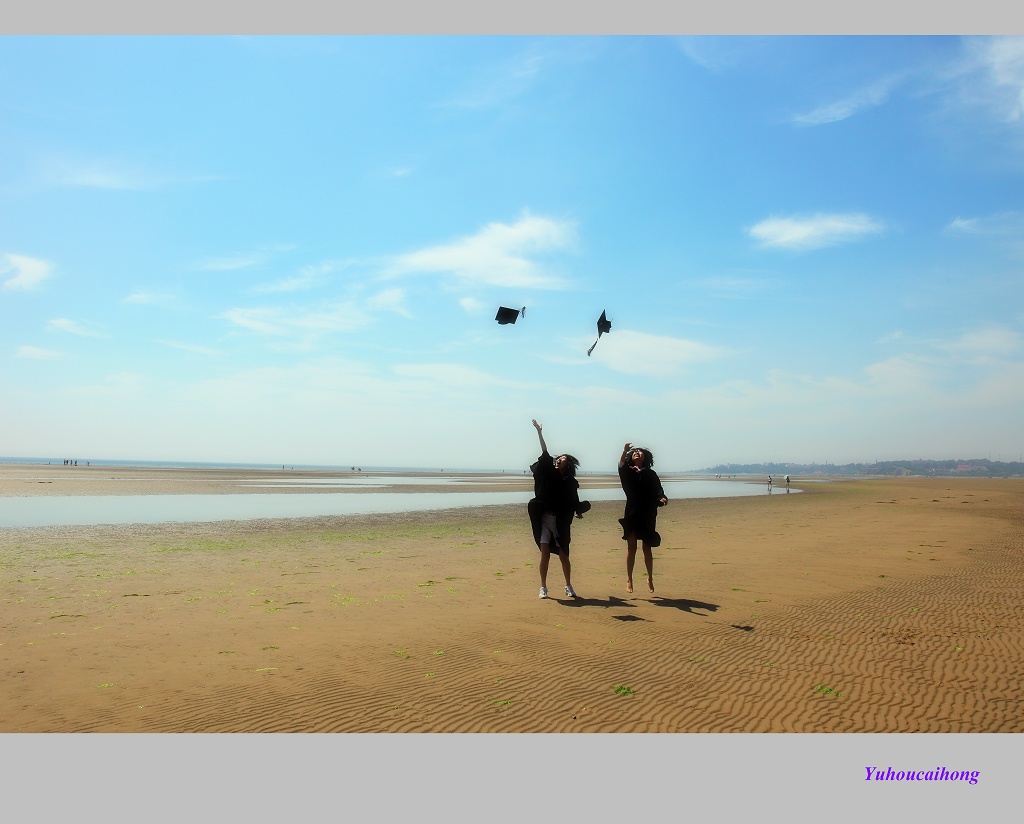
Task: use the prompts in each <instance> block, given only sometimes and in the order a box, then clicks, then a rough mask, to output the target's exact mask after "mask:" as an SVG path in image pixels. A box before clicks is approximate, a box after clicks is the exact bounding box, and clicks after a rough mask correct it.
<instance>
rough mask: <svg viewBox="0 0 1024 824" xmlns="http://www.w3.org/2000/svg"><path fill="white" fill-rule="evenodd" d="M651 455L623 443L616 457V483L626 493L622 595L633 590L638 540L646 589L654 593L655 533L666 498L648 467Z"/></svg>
mask: <svg viewBox="0 0 1024 824" xmlns="http://www.w3.org/2000/svg"><path fill="white" fill-rule="evenodd" d="M653 466H654V455H653V454H652V453H651V451H650V450H649V449H644V448H642V447H634V446H633V444H632V443H629V442H628V441H627V442H626V445H625V446H623V447H622V455H621V456H620V457H619V481H620V482H621V483H622V491H623V492H625V493H626V511H625V513H624V514H623V516H622V517H621V518H619V523H620V524H622V540H624V541H625V542H626V592H632V591H633V565H634V563H635V562H636V544H637V541H640V545H641V548H642V550H643V554H644V566H645V567H646V568H647V589H648V591H649V592H654V553H653V552H652V550H653V549H654V548H655V547H657V546H661V536H660V535H659V534H658V532H657V525H658V507H661V506H665V504H667V503H668V498H666V497H665V490H664V489H663V488H662V486H661V479H660V478H659V477H658V473H657V472H655V471H654V469H653V468H652V467H653Z"/></svg>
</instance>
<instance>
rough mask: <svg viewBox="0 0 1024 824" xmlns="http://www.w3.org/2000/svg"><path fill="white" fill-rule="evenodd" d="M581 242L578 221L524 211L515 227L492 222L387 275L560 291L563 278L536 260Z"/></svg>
mask: <svg viewBox="0 0 1024 824" xmlns="http://www.w3.org/2000/svg"><path fill="white" fill-rule="evenodd" d="M575 242H576V232H575V225H574V224H573V223H571V222H568V221H560V220H553V219H551V218H545V217H538V216H534V215H531V214H530V213H529V212H524V213H523V215H522V216H521V217H520V218H519V220H518V221H516V222H515V223H512V224H508V223H491V224H488V225H487V226H485V227H484V228H483V229H481V230H480V231H479V232H477V233H476V234H475V235H470V236H469V237H465V238H462V239H461V240H456V241H455V242H453V243H449V244H445V245H442V246H432V247H429V248H426V249H421V250H419V251H416V252H410V253H408V254H405V255H400V256H398V257H397V258H395V259H394V261H393V262H392V264H391V265H390V266H389V267H388V268H387V270H386V271H385V276H391V277H396V276H401V275H422V274H437V275H442V276H449V277H452V278H454V279H456V280H457V281H459V282H460V283H461V284H463V285H467V284H469V285H476V286H506V287H518V288H534V289H557V288H561V287H562V286H563V282H562V280H561V279H560V278H559V277H557V276H555V275H554V274H552V273H551V272H549V271H547V270H546V269H545V268H544V267H543V266H541V265H540V264H539V263H537V262H536V261H535V260H533V259H532V257H533V256H536V255H540V254H543V253H545V252H561V251H566V250H569V249H571V248H572V247H573V246H574V244H575Z"/></svg>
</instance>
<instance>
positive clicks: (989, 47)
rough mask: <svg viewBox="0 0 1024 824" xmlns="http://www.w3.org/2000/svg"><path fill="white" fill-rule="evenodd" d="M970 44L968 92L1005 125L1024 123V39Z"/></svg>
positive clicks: (983, 40) (977, 40) (991, 39)
mask: <svg viewBox="0 0 1024 824" xmlns="http://www.w3.org/2000/svg"><path fill="white" fill-rule="evenodd" d="M966 44H967V45H966V53H967V61H966V64H965V68H964V71H963V75H964V77H965V79H966V82H967V84H968V85H969V88H965V89H964V91H965V93H966V94H968V95H969V96H970V99H971V100H972V102H975V103H977V102H980V103H983V104H985V105H987V106H988V107H989V108H990V109H991V110H992V111H993V112H994V113H995V114H996V116H997V117H998V118H999V119H1001V120H1003V121H1005V122H1009V123H1019V122H1021V121H1024V37H984V38H971V39H969V40H967V41H966ZM979 81H980V82H979Z"/></svg>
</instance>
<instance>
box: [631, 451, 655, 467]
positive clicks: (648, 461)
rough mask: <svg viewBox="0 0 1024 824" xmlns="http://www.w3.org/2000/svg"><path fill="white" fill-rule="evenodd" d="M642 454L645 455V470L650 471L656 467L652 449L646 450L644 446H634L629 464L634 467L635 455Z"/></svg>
mask: <svg viewBox="0 0 1024 824" xmlns="http://www.w3.org/2000/svg"><path fill="white" fill-rule="evenodd" d="M634 452H642V453H643V454H644V469H650V468H651V467H652V466H654V453H653V452H651V450H650V449H645V448H644V447H642V446H634V447H633V448H632V449H630V450H629V464H630V466H632V465H633V453H634Z"/></svg>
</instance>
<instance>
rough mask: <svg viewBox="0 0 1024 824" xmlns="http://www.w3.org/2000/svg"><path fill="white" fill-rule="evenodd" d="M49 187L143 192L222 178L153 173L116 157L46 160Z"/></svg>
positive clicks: (45, 177)
mask: <svg viewBox="0 0 1024 824" xmlns="http://www.w3.org/2000/svg"><path fill="white" fill-rule="evenodd" d="M43 178H44V180H45V182H46V183H47V184H48V185H50V186H71V187H77V188H85V189H108V190H112V191H147V190H152V189H158V188H161V187H164V186H169V185H176V184H183V183H184V184H191V183H205V182H208V181H213V180H220V179H222V178H221V177H220V176H218V175H181V174H169V173H166V172H158V171H154V170H152V169H150V168H147V167H145V166H144V165H142V164H139V163H133V162H131V161H126V160H123V159H119V158H103V159H93V160H86V161H80V160H74V159H68V158H57V159H50V160H49V161H47V165H46V168H45V169H44V170H43Z"/></svg>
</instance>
